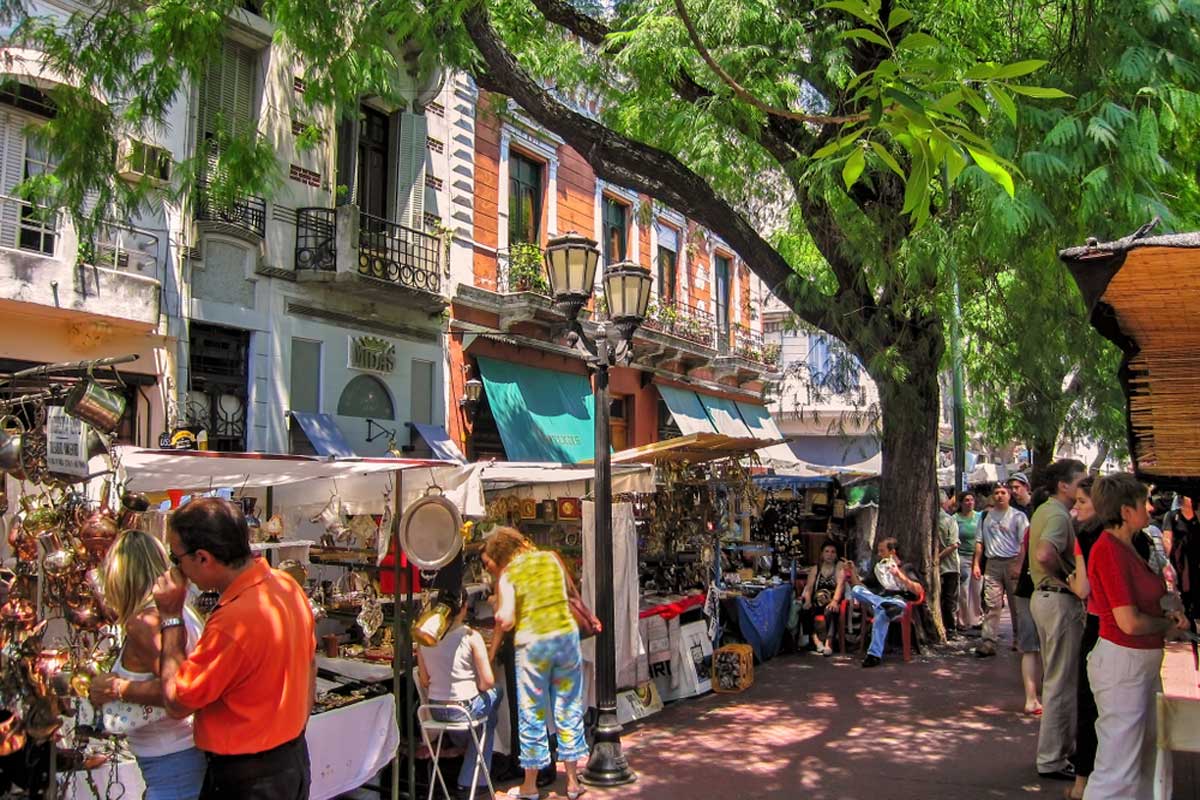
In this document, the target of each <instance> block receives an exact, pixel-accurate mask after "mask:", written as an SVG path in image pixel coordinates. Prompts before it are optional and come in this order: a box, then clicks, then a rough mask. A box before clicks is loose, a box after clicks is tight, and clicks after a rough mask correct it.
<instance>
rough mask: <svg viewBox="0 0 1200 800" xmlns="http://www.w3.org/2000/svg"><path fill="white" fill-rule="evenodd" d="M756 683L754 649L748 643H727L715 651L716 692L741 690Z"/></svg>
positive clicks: (713, 672) (713, 671)
mask: <svg viewBox="0 0 1200 800" xmlns="http://www.w3.org/2000/svg"><path fill="white" fill-rule="evenodd" d="M753 684H754V649H753V648H751V647H750V645H748V644H727V645H725V646H724V647H722V648H720V649H718V650H717V651H716V652H715V653H713V660H712V689H713V691H714V692H729V693H733V692H740V691H743V690H745V689H748V688H750V686H752V685H753Z"/></svg>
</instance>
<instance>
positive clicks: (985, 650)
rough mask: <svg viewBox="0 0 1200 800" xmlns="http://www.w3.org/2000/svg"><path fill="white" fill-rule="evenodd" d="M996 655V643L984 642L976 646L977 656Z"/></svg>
mask: <svg viewBox="0 0 1200 800" xmlns="http://www.w3.org/2000/svg"><path fill="white" fill-rule="evenodd" d="M994 655H996V645H994V644H992V643H991V642H984V643H983V644H981V645H979V646H978V647H976V648H975V656H976V657H977V658H987V657H989V656H994Z"/></svg>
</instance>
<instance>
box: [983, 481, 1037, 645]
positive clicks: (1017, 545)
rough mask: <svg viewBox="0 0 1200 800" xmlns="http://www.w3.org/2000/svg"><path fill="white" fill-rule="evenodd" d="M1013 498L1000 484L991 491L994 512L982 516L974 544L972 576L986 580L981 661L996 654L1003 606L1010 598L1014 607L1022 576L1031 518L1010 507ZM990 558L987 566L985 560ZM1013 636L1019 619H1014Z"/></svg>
mask: <svg viewBox="0 0 1200 800" xmlns="http://www.w3.org/2000/svg"><path fill="white" fill-rule="evenodd" d="M1010 500H1011V497H1010V495H1009V492H1008V487H1007V486H1005V485H1003V484H997V485H996V488H995V489H993V490H992V510H991V511H989V512H988V513H987V514H986V515H984V517H983V522H981V523H980V525H979V540H978V541H977V542H976V544H975V565H974V567H973V569H972V574H973V575H974V576H975V578H977V579H978V578H979V577H981V576H982V578H983V635H982V639H983V641H981V642H980V643H979V646H978V647H976V648H975V655H977V656H979V657H980V658H986V657H988V656H994V655H996V635H997V630H998V629H999V627H1000V606H1001V601H1002V599H1003V598H1004V597H1005V596H1007V597H1008V607H1009V609H1010V612H1009V613H1010V614H1011V613H1012V612H1011V609H1012V608H1013V597H1014V595H1013V592H1015V591H1016V588H1017V578H1018V577H1019V576H1020V574H1021V562H1020V559H1018V558H1017V556H1018V555H1019V554H1020V552H1021V540H1022V539H1024V538H1025V529H1026V528H1028V527H1029V519H1028V518H1027V517H1026V516H1025V515H1024V514H1022V513H1021V512H1020V511H1017V510H1016V509H1015V508H1012V507H1011V506H1010V505H1009V502H1010ZM984 556H987V567H986V569H985V568H984V566H983V563H982V562H983V557H984ZM1013 626H1014V631H1013V633H1014V636H1015V634H1016V630H1015V627H1016V618H1015V617H1014V618H1013Z"/></svg>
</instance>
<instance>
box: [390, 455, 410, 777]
mask: <svg viewBox="0 0 1200 800" xmlns="http://www.w3.org/2000/svg"><path fill="white" fill-rule="evenodd" d="M395 493H396V494H395V497H394V498H393V499H392V524H391V528H390V530H388V536H389V537H391V541H390V542H389V549H390V548H392V547H394V548H395V550H394V551H393V552H392V646H393V650H392V697H394V698H395V701H396V727H397V728H398V729H400V730H403V731H404V732H405V744H404V747H405V757H406V760H407V762H408V763H407V765H406V770H407V772H408V775H407V777H408V793H407V794H406V795H405V796H406V797H409V798H413V797H416V791H415V786H414V781H415V778H416V765H415V764H414V763H413V761H414V759H415V758H416V746H415V744H414V742H413V737H412V733H413V732H412V707H411V705H410V702H411V701H410V698H409V696H408V695H409V692H408V691H407V686H408V683H409V681H408V680H407V678H408V662H409V660H410V658H411V653H412V646H411V645H409V646H408V647H407V648H405V644H406V642H407V632H406V631H405V630H404V626H403V625H402V624H401V620H400V616H401V615H400V575H401V568H400V546H399V541H400V514H401V512H402V511H403V510H404V471H403V470H396V486H395ZM408 590H409V592H410V595H409V596H410V597H411V596H412V595H411V592H412V586H409V587H408ZM402 659H403V660H402ZM401 681H404V683H405V692H404V700H405V702H404V703H403V704H401V702H400V682H401ZM401 714H404V717H405V719H404V720H401V717H400V715H401ZM402 722H403V724H401V723H402ZM392 800H400V750H399V748H397V750H396V755H395V756H394V757H393V758H392Z"/></svg>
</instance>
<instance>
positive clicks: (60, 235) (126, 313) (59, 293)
mask: <svg viewBox="0 0 1200 800" xmlns="http://www.w3.org/2000/svg"><path fill="white" fill-rule="evenodd" d="M160 248H161V242H160V240H159V238H158V237H157V236H155V235H154V234H153V233H150V232H149V231H144V230H141V229H138V228H134V227H130V226H127V225H122V224H120V223H115V222H106V223H104V224H103V225H102V226H101V227H100V228H99V229H98V230H97V231H96V232H95V234H94V235H93V236H92V238H91V240H90V241H87V242H84V243H80V242H79V237H78V234H77V233H76V231H75V228H74V226H72V225H70V224H69V222H68V221H67V220H66V219H65V218H64V216H63V215H62V214H61V213H59V212H57V211H53V210H49V209H44V208H39V207H38V206H37V205H35V204H33V203H30V202H29V201H27V200H22V199H20V198H16V197H8V196H0V297H3V298H4V299H5V300H8V301H13V302H18V303H25V304H29V306H30V307H35V306H43V307H45V309H47V310H49V309H54V312H52V314H53V315H58V313H59V312H80V313H83V314H87V315H92V316H96V317H106V318H109V319H113V320H117V321H119V322H124V323H134V325H135V326H136V327H139V328H154V327H156V326H157V325H158V321H159V310H160V309H159V303H160V295H161V283H160V281H161V264H162V252H161V249H160Z"/></svg>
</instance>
